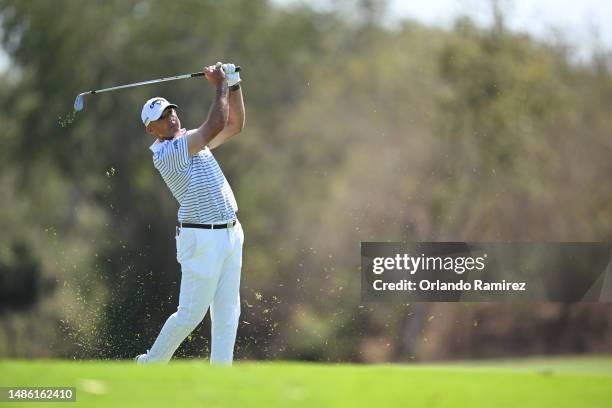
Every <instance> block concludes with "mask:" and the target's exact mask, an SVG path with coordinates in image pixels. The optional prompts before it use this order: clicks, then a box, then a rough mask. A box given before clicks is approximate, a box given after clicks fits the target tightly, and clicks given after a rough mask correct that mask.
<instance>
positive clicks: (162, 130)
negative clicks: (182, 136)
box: [151, 106, 181, 138]
mask: <svg viewBox="0 0 612 408" xmlns="http://www.w3.org/2000/svg"><path fill="white" fill-rule="evenodd" d="M151 125H152V128H153V129H154V133H155V135H156V136H158V137H159V136H161V137H163V138H168V137H174V136H175V135H176V134H177V133H179V131H180V130H181V121H180V119H179V117H178V115H177V113H176V109H175V108H174V107H172V106H169V107H167V108H166V109H164V112H163V113H162V115H161V116H160V117H159V119H157V120H155V121H153V122H151Z"/></svg>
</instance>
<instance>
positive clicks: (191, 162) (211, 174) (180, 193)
mask: <svg viewBox="0 0 612 408" xmlns="http://www.w3.org/2000/svg"><path fill="white" fill-rule="evenodd" d="M191 132H193V130H190V131H188V132H186V133H184V134H183V135H181V136H180V137H179V138H175V139H173V140H166V141H159V140H157V141H156V142H155V143H153V144H152V145H151V147H150V149H151V151H153V165H154V166H155V168H156V169H157V170H158V171H159V173H160V174H161V176H162V178H163V179H164V181H165V182H166V184H167V185H168V187H169V188H170V191H171V192H172V195H173V196H174V198H176V200H177V201H178V202H179V205H180V207H179V210H178V219H179V221H180V222H192V223H198V224H221V223H225V222H228V221H230V220H233V219H235V218H236V212H237V211H238V205H237V204H236V199H235V198H234V193H233V192H232V189H231V187H230V185H229V183H228V182H227V180H226V179H225V176H224V175H223V172H222V171H221V168H220V167H219V164H218V163H217V160H215V158H214V156H213V154H212V153H211V151H210V149H209V148H208V146H206V147H205V148H204V149H202V150H200V151H199V152H198V153H197V154H195V155H193V156H191V157H189V151H188V148H187V135H188V134H189V133H191Z"/></svg>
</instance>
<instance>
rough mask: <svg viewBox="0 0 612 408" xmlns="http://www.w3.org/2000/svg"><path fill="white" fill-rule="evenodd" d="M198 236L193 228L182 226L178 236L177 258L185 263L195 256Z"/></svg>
mask: <svg viewBox="0 0 612 408" xmlns="http://www.w3.org/2000/svg"><path fill="white" fill-rule="evenodd" d="M196 244H197V236H196V231H195V230H194V229H193V228H182V229H181V230H180V233H179V234H178V235H177V236H176V260H177V261H178V262H179V263H183V262H185V261H187V260H189V259H190V258H192V257H193V255H194V254H195V250H196Z"/></svg>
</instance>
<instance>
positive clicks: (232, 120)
mask: <svg viewBox="0 0 612 408" xmlns="http://www.w3.org/2000/svg"><path fill="white" fill-rule="evenodd" d="M244 118H245V114H244V99H243V97H242V89H238V90H237V91H231V92H230V93H229V116H228V118H227V125H226V127H228V128H231V129H233V130H235V131H236V132H240V131H241V130H242V128H244Z"/></svg>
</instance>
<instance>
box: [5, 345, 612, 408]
mask: <svg viewBox="0 0 612 408" xmlns="http://www.w3.org/2000/svg"><path fill="white" fill-rule="evenodd" d="M0 385H2V386H74V387H76V389H77V402H76V403H64V404H52V405H53V406H58V405H63V406H87V407H103V406H115V407H125V406H143V407H144V406H146V407H168V406H173V407H186V406H201V407H218V406H227V407H254V406H255V407H272V406H299V407H325V406H351V407H354V406H363V407H365V406H380V407H387V406H414V407H419V406H424V407H453V408H457V407H464V406H465V407H470V408H472V407H492V406H495V407H545V406H554V407H578V406H580V407H604V406H606V407H607V406H609V402H610V401H611V400H612V358H611V357H588V358H551V359H522V360H499V361H482V362H473V361H471V362H465V363H463V362H461V363H450V364H409V365H376V366H366V365H347V364H341V365H336V364H318V363H289V362H279V363H271V362H265V363H257V362H244V363H237V364H235V365H234V367H232V368H224V367H210V366H209V365H208V363H207V362H206V361H202V360H183V361H180V360H179V361H173V362H172V363H171V364H169V365H167V366H160V365H158V366H147V367H144V366H136V365H134V364H133V363H132V362H101V361H86V362H71V361H65V360H63V361H59V360H48V361H44V360H40V361H16V360H5V361H2V362H0ZM3 406H19V407H26V406H36V407H40V406H41V405H40V404H39V403H19V404H10V403H1V405H0V407H3Z"/></svg>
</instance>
